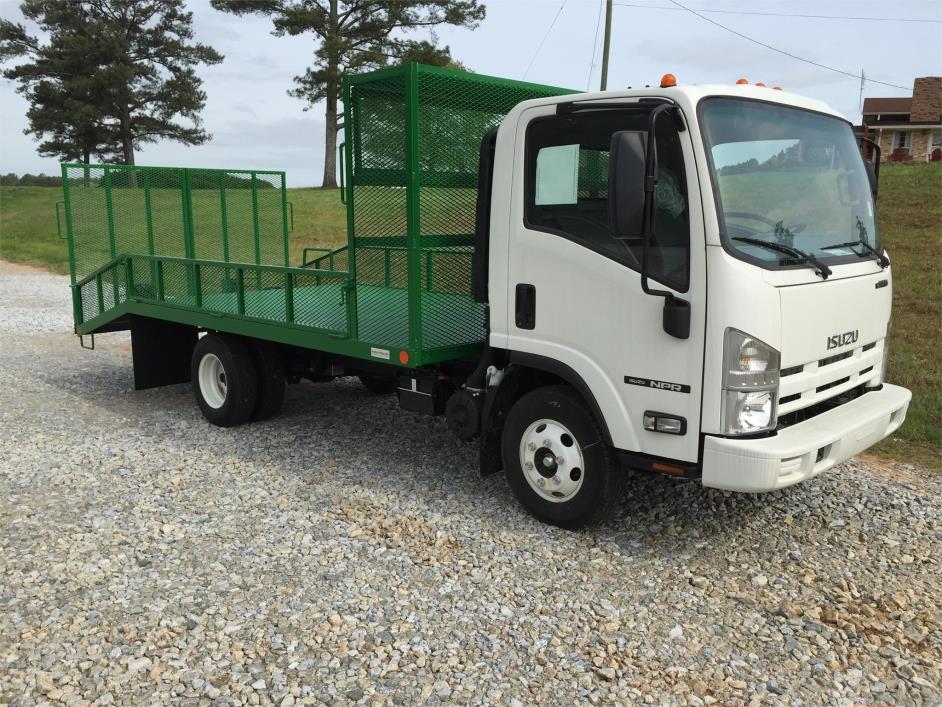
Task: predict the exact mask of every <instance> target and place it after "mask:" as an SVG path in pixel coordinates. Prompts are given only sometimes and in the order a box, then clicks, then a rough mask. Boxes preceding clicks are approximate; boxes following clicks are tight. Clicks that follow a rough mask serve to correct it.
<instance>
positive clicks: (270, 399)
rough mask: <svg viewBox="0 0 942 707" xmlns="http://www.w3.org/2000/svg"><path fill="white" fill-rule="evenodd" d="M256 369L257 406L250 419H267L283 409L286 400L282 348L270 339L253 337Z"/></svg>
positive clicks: (252, 344)
mask: <svg viewBox="0 0 942 707" xmlns="http://www.w3.org/2000/svg"><path fill="white" fill-rule="evenodd" d="M249 350H250V351H251V354H252V360H253V361H254V363H255V371H256V374H257V375H256V379H255V382H256V388H257V394H256V400H255V408H254V409H253V410H252V414H251V415H250V416H249V419H250V420H253V421H259V420H267V419H269V418H270V417H274V416H275V415H277V414H278V411H279V410H281V404H282V403H283V402H284V400H285V362H284V358H283V357H282V355H281V349H279V348H278V346H276V345H275V344H272V343H271V342H269V341H263V340H261V339H252V341H251V342H250V343H249Z"/></svg>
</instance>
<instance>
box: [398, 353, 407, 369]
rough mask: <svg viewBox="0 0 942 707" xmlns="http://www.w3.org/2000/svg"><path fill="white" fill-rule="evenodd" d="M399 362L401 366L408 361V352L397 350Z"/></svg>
mask: <svg viewBox="0 0 942 707" xmlns="http://www.w3.org/2000/svg"><path fill="white" fill-rule="evenodd" d="M399 363H401V364H402V365H403V366H405V365H406V364H407V363H409V352H408V351H400V352H399Z"/></svg>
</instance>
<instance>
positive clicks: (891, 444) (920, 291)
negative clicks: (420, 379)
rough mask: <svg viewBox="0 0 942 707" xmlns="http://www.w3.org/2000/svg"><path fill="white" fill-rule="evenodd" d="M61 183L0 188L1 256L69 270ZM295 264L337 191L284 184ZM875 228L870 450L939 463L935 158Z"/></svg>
mask: <svg viewBox="0 0 942 707" xmlns="http://www.w3.org/2000/svg"><path fill="white" fill-rule="evenodd" d="M61 198H62V190H61V189H57V188H50V187H0V257H2V258H4V259H7V260H12V261H17V262H22V263H29V264H32V265H37V266H40V267H44V268H48V269H50V270H53V271H55V272H60V273H65V272H68V254H67V252H66V250H67V249H66V245H65V242H63V241H59V240H57V238H56V219H55V203H56V201H58V200H60V199H61ZM288 198H289V200H290V201H291V202H293V204H294V215H295V220H294V231H293V232H292V234H291V239H290V250H291V262H292V264H299V263H300V262H301V251H302V249H303V248H305V247H308V246H316V247H329V248H335V247H337V246H339V245H343V244H344V243H346V235H345V234H346V213H345V210H344V207H343V205H342V204H341V203H340V199H339V195H338V193H337V191H336V190H323V189H291V190H289V194H288ZM877 210H878V216H879V221H880V233H881V237H882V239H883V242H884V244H885V245H886V247H887V250H888V251H889V254H890V257H891V258H892V260H893V276H894V283H893V285H894V289H893V332H892V335H891V340H890V363H889V373H888V378H889V380H890V381H891V382H893V383H898V384H900V385H904V386H906V387H907V388H909V389H910V390H912V391H913V402H912V405H911V406H910V409H909V417H908V419H907V420H906V424H905V425H903V427H902V428H901V429H900V430H899V431H898V432H897V433H896V434H895V435H894V436H893V437H892V438H891V439H887V440H885V441H884V442H882V443H881V444H880V445H878V446H877V447H876V448H875V450H874V451H875V452H876V453H877V454H879V455H880V456H883V457H886V458H890V459H898V460H901V461H905V462H910V463H915V464H920V465H924V466H928V467H931V468H934V469H940V468H942V164H938V163H935V164H928V165H893V164H887V165H884V167H883V170H882V172H881V174H880V198H879V200H878V204H877Z"/></svg>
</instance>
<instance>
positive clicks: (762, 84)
mask: <svg viewBox="0 0 942 707" xmlns="http://www.w3.org/2000/svg"><path fill="white" fill-rule="evenodd" d="M756 86H762V88H765V84H764V83H762V82H761V81H756Z"/></svg>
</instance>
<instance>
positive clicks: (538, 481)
mask: <svg viewBox="0 0 942 707" xmlns="http://www.w3.org/2000/svg"><path fill="white" fill-rule="evenodd" d="M536 482H537V483H538V484H539V485H540V486H546V481H545V480H544V479H542V478H541V479H537V480H536Z"/></svg>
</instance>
